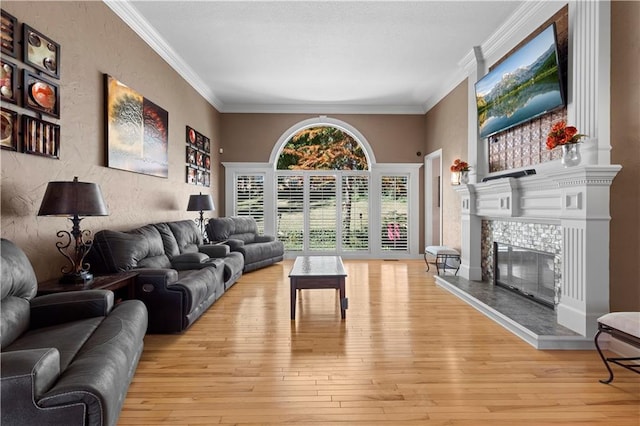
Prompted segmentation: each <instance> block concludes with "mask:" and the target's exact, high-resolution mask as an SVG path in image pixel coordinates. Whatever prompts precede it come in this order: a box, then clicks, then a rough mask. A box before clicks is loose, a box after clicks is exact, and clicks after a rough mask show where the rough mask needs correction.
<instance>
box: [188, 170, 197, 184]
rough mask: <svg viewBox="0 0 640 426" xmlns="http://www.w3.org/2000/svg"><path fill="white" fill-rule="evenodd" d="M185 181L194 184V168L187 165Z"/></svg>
mask: <svg viewBox="0 0 640 426" xmlns="http://www.w3.org/2000/svg"><path fill="white" fill-rule="evenodd" d="M187 183H188V184H190V185H195V184H196V169H195V168H193V167H189V166H187Z"/></svg>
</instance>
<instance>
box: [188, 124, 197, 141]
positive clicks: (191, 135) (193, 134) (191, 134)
mask: <svg viewBox="0 0 640 426" xmlns="http://www.w3.org/2000/svg"><path fill="white" fill-rule="evenodd" d="M187 143H190V144H191V145H193V146H195V145H196V131H195V130H193V128H191V127H189V126H187Z"/></svg>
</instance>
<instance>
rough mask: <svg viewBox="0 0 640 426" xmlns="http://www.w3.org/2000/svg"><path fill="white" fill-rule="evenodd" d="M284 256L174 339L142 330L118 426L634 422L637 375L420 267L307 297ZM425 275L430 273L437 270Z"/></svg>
mask: <svg viewBox="0 0 640 426" xmlns="http://www.w3.org/2000/svg"><path fill="white" fill-rule="evenodd" d="M291 266H292V261H285V262H282V263H280V264H276V265H274V266H271V267H268V268H265V269H262V270H259V271H254V272H250V273H248V274H245V275H243V276H242V278H241V279H240V280H239V281H238V283H237V284H236V285H235V286H234V287H232V288H231V289H230V290H229V291H228V292H227V293H226V294H225V295H224V296H223V297H222V298H221V299H220V300H219V301H218V302H216V303H215V304H214V305H213V307H212V308H210V309H209V310H208V311H207V312H206V313H205V314H204V315H203V317H202V318H200V320H198V321H197V322H196V323H195V324H194V325H193V326H192V327H191V328H190V329H188V330H187V331H186V332H185V333H183V334H180V335H148V336H147V337H146V338H145V350H144V353H143V355H142V359H141V361H140V364H139V367H138V369H137V371H136V374H135V377H134V379H133V382H132V384H131V387H130V388H129V393H128V394H127V398H126V401H125V404H124V410H123V411H122V414H121V416H120V421H119V425H257V424H259V425H267V424H283V423H286V424H296V425H314V426H318V425H333V424H335V425H348V424H352V425H383V424H384V425H483V424H486V425H521V424H526V425H544V424H575V425H584V424H589V425H591V424H600V425H610V426H613V425H619V426H623V425H633V426H638V425H639V423H640V376H639V375H637V374H633V373H631V372H628V371H626V370H624V369H621V368H616V369H615V370H614V371H615V373H616V379H615V381H614V382H613V384H611V385H604V384H601V383H599V382H598V379H601V378H605V377H607V374H606V370H605V367H604V366H603V364H602V362H601V361H600V359H599V357H598V355H597V352H596V351H539V350H536V349H534V348H532V347H531V346H529V345H528V344H526V343H525V342H523V341H522V340H520V339H519V338H517V337H516V336H514V335H512V334H511V333H510V332H508V331H506V330H504V329H503V328H502V327H501V326H499V325H497V324H496V323H494V322H493V321H492V320H490V319H488V318H486V317H485V316H483V315H482V314H480V313H479V312H477V311H475V310H474V309H473V308H471V307H470V306H468V305H467V304H466V303H464V302H462V301H461V300H459V299H457V298H456V297H455V296H453V295H451V294H449V293H448V292H446V291H445V290H443V289H441V288H439V287H437V286H436V285H435V283H434V279H433V275H432V274H431V273H427V272H425V266H424V262H421V261H418V260H415V261H413V260H412V261H407V262H405V261H345V267H346V269H347V273H348V274H349V276H348V278H347V296H348V298H349V309H348V310H347V318H346V321H344V322H343V321H341V320H340V310H339V304H338V293H337V292H336V291H335V290H331V289H326V290H303V291H302V295H301V297H299V298H298V305H297V319H296V321H291V320H290V318H289V315H290V313H289V280H288V276H287V275H288V272H289V270H290V269H291ZM432 270H433V269H432Z"/></svg>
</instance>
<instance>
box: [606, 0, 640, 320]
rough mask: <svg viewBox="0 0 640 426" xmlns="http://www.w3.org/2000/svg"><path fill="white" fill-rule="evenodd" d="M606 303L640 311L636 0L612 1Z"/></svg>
mask: <svg viewBox="0 0 640 426" xmlns="http://www.w3.org/2000/svg"><path fill="white" fill-rule="evenodd" d="M611 22H612V25H611V147H612V150H611V162H612V163H613V164H621V165H622V170H621V171H620V173H618V176H616V178H615V180H614V181H613V185H612V187H611V242H610V247H611V250H610V252H611V259H610V262H609V264H610V271H611V272H610V280H609V281H610V288H611V290H610V304H611V310H612V311H640V281H638V277H640V225H639V221H640V119H639V117H640V25H638V24H639V23H640V2H635V1H624V2H622V1H614V2H612V4H611Z"/></svg>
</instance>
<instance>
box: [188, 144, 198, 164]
mask: <svg viewBox="0 0 640 426" xmlns="http://www.w3.org/2000/svg"><path fill="white" fill-rule="evenodd" d="M186 161H187V164H192V165H195V164H196V150H195V149H193V148H191V147H190V146H187V158H186Z"/></svg>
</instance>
